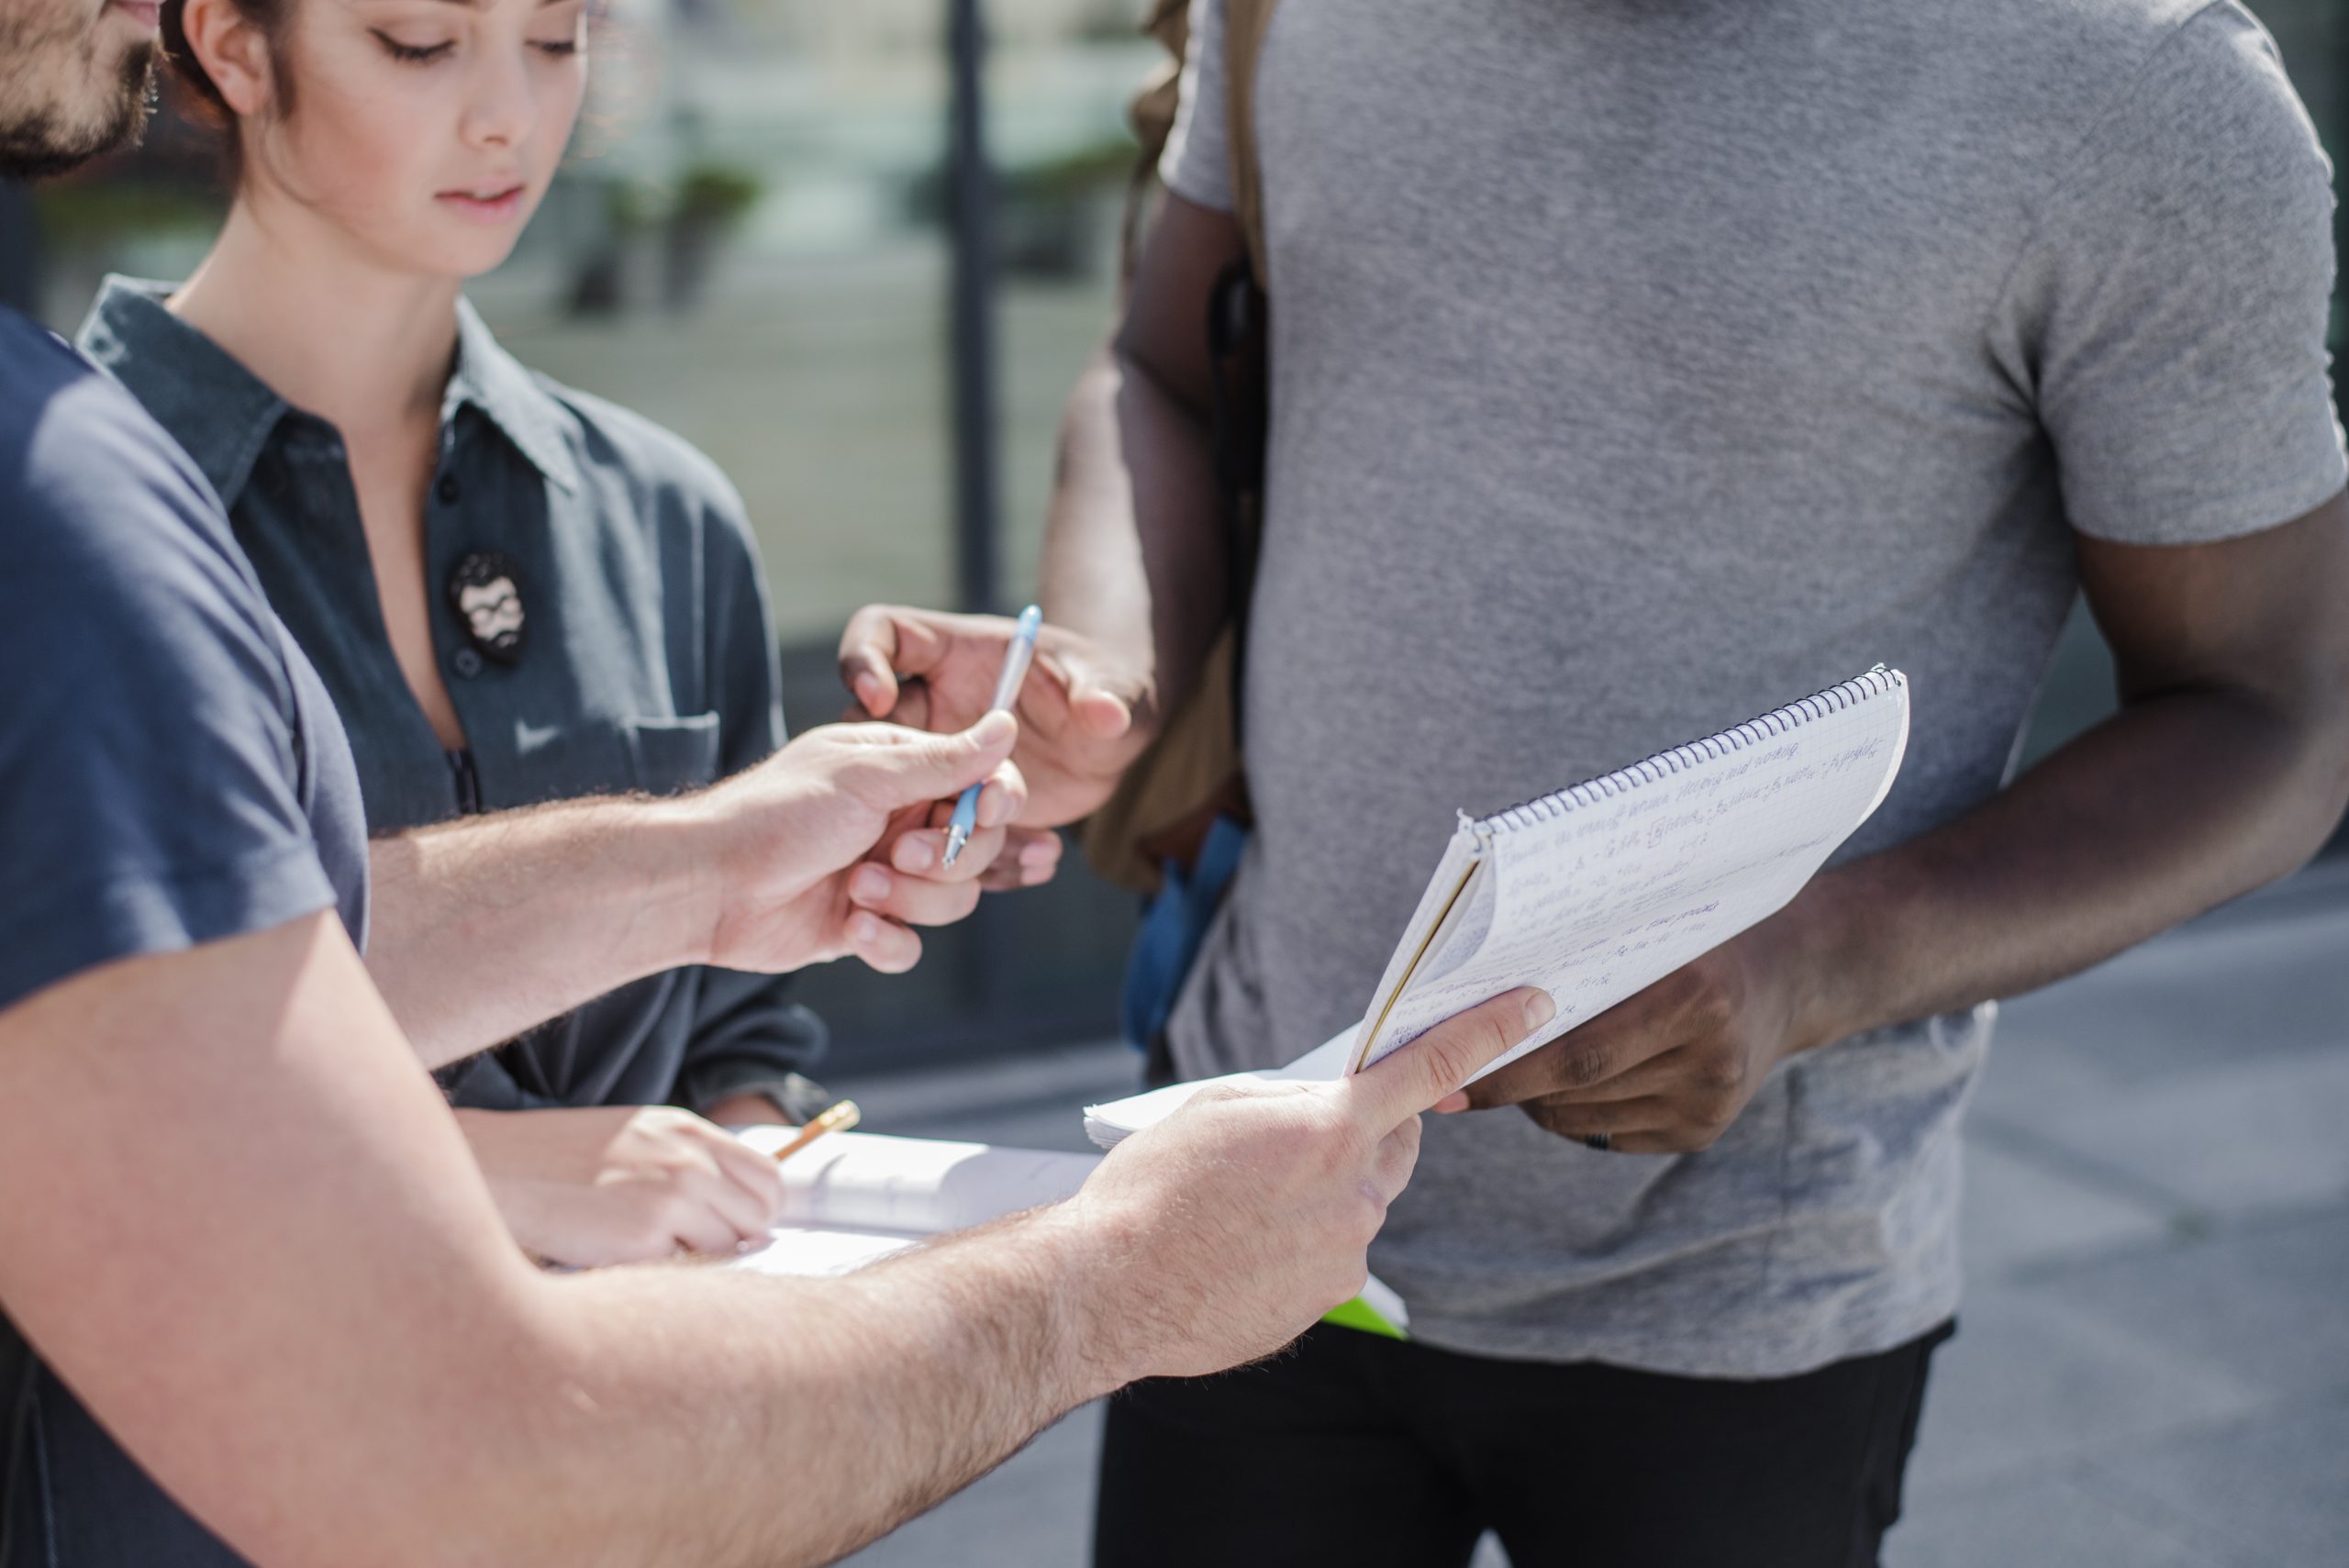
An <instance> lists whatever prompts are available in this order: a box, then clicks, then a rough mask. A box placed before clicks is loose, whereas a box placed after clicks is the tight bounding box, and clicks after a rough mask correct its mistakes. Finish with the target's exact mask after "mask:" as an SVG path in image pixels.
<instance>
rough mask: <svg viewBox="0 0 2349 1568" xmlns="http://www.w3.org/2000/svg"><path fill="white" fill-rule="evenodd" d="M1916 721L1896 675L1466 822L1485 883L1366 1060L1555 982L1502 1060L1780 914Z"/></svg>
mask: <svg viewBox="0 0 2349 1568" xmlns="http://www.w3.org/2000/svg"><path fill="white" fill-rule="evenodd" d="M1908 733H1909V698H1908V691H1907V687H1906V686H1905V685H1899V686H1895V687H1894V688H1893V689H1891V690H1889V691H1887V692H1886V693H1884V694H1882V695H1877V696H1875V697H1873V698H1870V699H1869V700H1866V701H1864V702H1857V703H1854V704H1852V705H1851V706H1847V707H1844V708H1842V709H1840V710H1837V711H1832V712H1829V713H1827V714H1825V715H1823V716H1821V717H1818V718H1815V719H1811V720H1809V721H1807V722H1805V723H1803V724H1801V725H1800V726H1798V727H1796V728H1792V729H1789V730H1787V732H1785V733H1783V734H1780V735H1776V736H1772V737H1768V738H1766V739H1765V740H1761V741H1759V742H1756V743H1751V744H1748V745H1747V746H1745V747H1744V748H1742V749H1741V750H1738V751H1722V752H1721V753H1720V754H1718V755H1716V756H1714V757H1712V758H1709V759H1707V760H1704V761H1700V762H1695V763H1693V764H1692V765H1688V766H1686V767H1683V768H1682V769H1681V770H1680V771H1679V772H1677V773H1671V774H1668V775H1666V776H1665V777H1664V778H1661V779H1659V780H1657V781H1655V782H1653V783H1651V784H1643V785H1642V786H1641V787H1639V788H1636V789H1630V790H1624V791H1621V792H1619V793H1617V794H1615V795H1611V796H1609V797H1605V798H1601V799H1598V800H1596V801H1593V802H1590V803H1589V804H1586V805H1575V806H1572V807H1570V808H1568V809H1564V810H1562V811H1559V812H1557V813H1556V814H1555V815H1553V816H1549V817H1543V818H1539V819H1535V820H1531V821H1530V822H1528V823H1526V824H1525V825H1524V826H1521V827H1518V828H1511V829H1508V830H1507V831H1499V832H1495V831H1491V830H1490V826H1489V824H1486V825H1478V826H1477V827H1475V828H1464V829H1463V831H1464V832H1473V833H1476V834H1477V835H1478V836H1479V838H1480V839H1481V840H1483V842H1484V847H1485V856H1486V864H1485V865H1484V866H1483V867H1482V868H1481V869H1480V871H1479V873H1478V878H1477V881H1478V884H1480V885H1477V886H1475V887H1474V888H1472V890H1471V894H1470V897H1471V899H1472V902H1471V903H1470V904H1469V905H1468V906H1465V907H1464V909H1463V910H1462V911H1461V912H1460V914H1459V915H1458V916H1457V917H1455V918H1454V919H1453V921H1452V922H1451V925H1450V929H1449V930H1448V932H1447V933H1446V934H1445V936H1444V940H1443V941H1442V945H1441V948H1440V949H1437V950H1434V951H1430V952H1429V953H1428V954H1427V955H1426V957H1425V958H1424V959H1423V960H1422V961H1421V962H1420V964H1419V968H1418V969H1417V971H1416V972H1415V973H1414V974H1413V977H1412V979H1411V981H1410V983H1409V984H1408V985H1407V986H1406V987H1405V988H1404V991H1403V994H1402V995H1401V996H1400V997H1399V998H1397V1001H1396V1003H1395V1005H1394V1006H1393V1007H1392V1008H1391V1009H1389V1010H1388V1012H1387V1014H1386V1018H1385V1020H1384V1022H1383V1023H1382V1024H1380V1025H1379V1027H1378V1030H1377V1034H1376V1037H1375V1039H1373V1040H1371V1041H1370V1042H1369V1049H1368V1050H1367V1051H1364V1052H1363V1053H1362V1059H1363V1061H1364V1063H1365V1064H1367V1063H1368V1062H1375V1061H1377V1060H1378V1059H1379V1058H1381V1057H1383V1056H1385V1055H1386V1054H1387V1053H1388V1052H1389V1051H1395V1050H1397V1049H1399V1048H1400V1047H1402V1046H1404V1045H1407V1044H1408V1043H1409V1042H1410V1041H1411V1040H1416V1039H1418V1038H1419V1036H1420V1035H1421V1034H1423V1033H1425V1032H1426V1031H1427V1030H1428V1029H1431V1028H1432V1027H1433V1026H1434V1025H1436V1024H1437V1023H1440V1022H1442V1020H1443V1019H1445V1018H1450V1017H1452V1016H1453V1014H1455V1013H1459V1012H1461V1011H1464V1009H1466V1008H1469V1007H1472V1006H1475V1005H1477V1004H1478V1003H1480V1002H1483V1001H1486V1000H1487V999H1489V998H1491V997H1493V996H1497V995H1500V994H1501V993H1502V992H1504V991H1507V990H1510V989H1512V988H1513V987H1516V986H1519V985H1539V986H1541V987H1542V989H1544V990H1546V991H1548V992H1549V993H1550V995H1552V996H1553V998H1554V999H1555V1000H1556V1002H1557V1004H1558V1016H1557V1017H1556V1018H1554V1019H1553V1021H1552V1022H1551V1023H1550V1024H1549V1025H1548V1026H1547V1027H1546V1028H1544V1029H1542V1031H1541V1032H1540V1033H1538V1034H1536V1035H1535V1036H1534V1037H1533V1038H1531V1040H1527V1041H1525V1042H1524V1043H1523V1044H1521V1045H1520V1046H1519V1047H1518V1048H1517V1049H1516V1050H1514V1051H1511V1052H1509V1054H1508V1055H1507V1056H1504V1057H1503V1058H1501V1060H1500V1061H1499V1062H1495V1063H1494V1064H1493V1066H1492V1067H1489V1068H1486V1072H1492V1071H1494V1070H1495V1069H1497V1068H1498V1067H1500V1066H1502V1065H1503V1064H1505V1063H1507V1062H1513V1061H1515V1060H1516V1059H1517V1058H1518V1057H1520V1056H1522V1055H1524V1054H1525V1053H1526V1052H1527V1051H1533V1050H1536V1049H1538V1048H1539V1047H1541V1046H1542V1045H1545V1044H1547V1043H1548V1042H1549V1041H1551V1040H1555V1039H1556V1038H1557V1037H1558V1036H1560V1035H1562V1034H1564V1033H1565V1032H1566V1031H1567V1030H1569V1029H1573V1028H1574V1027H1575V1025H1577V1024H1580V1023H1582V1022H1584V1021H1585V1020H1586V1019H1588V1018H1591V1017H1593V1016H1594V1015H1596V1014H1598V1013H1601V1012H1604V1011H1605V1010H1606V1009H1608V1008H1609V1007H1611V1006H1614V1005H1615V1004H1616V1003H1618V1002H1620V1001H1622V1000H1623V999H1624V998H1625V997H1627V996H1630V995H1633V994H1634V993H1636V992H1639V991H1641V990H1643V989H1644V988H1646V987H1647V986H1649V985H1651V984H1654V983H1655V982H1656V981H1658V980H1660V979H1662V978H1663V977H1664V976H1665V975H1666V974H1669V973H1672V972H1673V971H1674V970H1675V969H1678V968H1680V967H1681V966H1682V965H1683V964H1686V963H1687V962H1690V961H1691V960H1693V959H1696V958H1698V957H1699V956H1701V955H1702V954H1704V953H1706V952H1709V951H1711V950H1712V949H1714V948H1716V947H1719V946H1720V944H1721V943H1723V942H1725V941H1727V940H1730V939H1731V937H1734V936H1736V935H1737V934H1738V933H1739V932H1741V931H1743V930H1744V929H1747V928H1748V927H1750V926H1752V925H1753V924H1754V923H1755V922H1756V921H1758V920H1761V919H1763V918H1765V917H1767V916H1769V915H1771V914H1774V913H1775V912H1776V911H1777V910H1778V909H1780V908H1782V907H1784V906H1785V905H1786V904H1787V902H1788V901H1789V900H1790V899H1792V898H1793V897H1794V895H1796V894H1797V893H1798V892H1799V891H1801V889H1802V886H1803V884H1805V883H1807V882H1809V880H1810V878H1811V877H1812V876H1813V875H1814V874H1815V873H1817V872H1818V870H1819V868H1820V865H1821V864H1823V863H1824V862H1826V860H1827V857H1828V856H1829V855H1831V854H1832V853H1833V852H1834V851H1835V849H1836V848H1837V847H1838V846H1839V845H1841V844H1842V842H1843V840H1845V839H1847V838H1849V837H1850V836H1851V834H1852V833H1853V831H1854V829H1856V828H1858V827H1859V826H1860V824H1861V823H1862V822H1864V821H1865V820H1866V819H1867V817H1869V815H1870V814H1872V813H1873V812H1874V811H1875V809H1876V806H1878V805H1879V804H1880V803H1881V802H1882V801H1883V799H1884V796H1885V794H1886V793H1887V791H1888V790H1889V789H1890V788H1891V785H1892V780H1893V777H1894V775H1895V774H1896V773H1898V769H1899V765H1900V758H1901V754H1902V752H1903V751H1904V749H1905V747H1906V745H1907V740H1908ZM1482 1075H1483V1074H1481V1073H1480V1074H1478V1076H1480V1077H1481V1076H1482Z"/></svg>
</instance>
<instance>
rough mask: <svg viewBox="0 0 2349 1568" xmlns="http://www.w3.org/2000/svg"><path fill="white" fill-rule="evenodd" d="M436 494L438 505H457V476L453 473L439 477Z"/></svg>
mask: <svg viewBox="0 0 2349 1568" xmlns="http://www.w3.org/2000/svg"><path fill="white" fill-rule="evenodd" d="M437 494H438V495H440V504H441V505H442V506H455V505H456V504H457V476H456V475H455V474H453V473H444V474H442V475H441V476H440V489H439V491H438V492H437Z"/></svg>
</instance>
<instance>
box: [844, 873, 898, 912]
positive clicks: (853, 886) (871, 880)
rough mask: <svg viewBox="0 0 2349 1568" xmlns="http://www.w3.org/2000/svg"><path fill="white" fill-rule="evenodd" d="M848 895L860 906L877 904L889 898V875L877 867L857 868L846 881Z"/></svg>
mask: <svg viewBox="0 0 2349 1568" xmlns="http://www.w3.org/2000/svg"><path fill="white" fill-rule="evenodd" d="M848 895H849V896H850V897H851V898H853V899H855V900H856V901H857V902H858V903H860V904H878V903H880V902H881V900H883V899H884V898H886V897H888V896H889V873H887V872H885V871H883V870H882V869H881V868H880V867H879V866H870V865H868V866H859V867H857V868H856V874H855V875H853V876H852V877H850V878H849V879H848Z"/></svg>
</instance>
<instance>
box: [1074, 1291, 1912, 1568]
mask: <svg viewBox="0 0 2349 1568" xmlns="http://www.w3.org/2000/svg"><path fill="white" fill-rule="evenodd" d="M1952 1331H1953V1330H1952V1328H1950V1327H1947V1326H1945V1327H1943V1328H1942V1329H1936V1330H1935V1331H1933V1332H1932V1333H1930V1334H1927V1335H1926V1336H1924V1337H1923V1338H1922V1339H1920V1340H1914V1341H1912V1342H1911V1343H1909V1344H1906V1345H1903V1346H1901V1347H1899V1348H1898V1349H1897V1350H1893V1351H1887V1352H1885V1353H1884V1354H1882V1355H1874V1356H1863V1357H1859V1358H1857V1359H1855V1360H1852V1361H1847V1362H1837V1363H1835V1364H1834V1365H1832V1366H1828V1367H1824V1368H1821V1369H1820V1371H1818V1372H1813V1373H1805V1374H1804V1375H1802V1376H1799V1377H1789V1378H1778V1379H1771V1380H1765V1381H1759V1382H1732V1381H1729V1380H1725V1379H1712V1378H1692V1377H1667V1376H1664V1375H1662V1374H1660V1373H1644V1372H1631V1371H1627V1370H1625V1369H1623V1368H1620V1367H1612V1366H1604V1365H1600V1364H1598V1363H1596V1362H1578V1363H1574V1364H1570V1365H1555V1364H1552V1363H1547V1362H1514V1361H1496V1360H1489V1359H1486V1358H1485V1357H1481V1356H1464V1355H1456V1354H1453V1353H1452V1352H1450V1351H1439V1350H1433V1349H1431V1348H1429V1347H1427V1346H1423V1345H1416V1344H1402V1343H1397V1342H1396V1341H1395V1340H1383V1339H1379V1338H1376V1337H1375V1336H1373V1335H1369V1334H1363V1333H1357V1332H1354V1331H1353V1330H1351V1329H1330V1328H1326V1327H1325V1328H1319V1329H1314V1330H1313V1331H1312V1332H1310V1333H1308V1334H1307V1335H1306V1336H1305V1338H1304V1339H1303V1340H1299V1341H1298V1342H1297V1347H1296V1348H1295V1349H1294V1350H1292V1351H1287V1352H1285V1353H1284V1354H1283V1355H1282V1356H1280V1357H1279V1358H1277V1359H1275V1360H1274V1361H1271V1362H1265V1363H1264V1364H1261V1365H1258V1366H1253V1367H1249V1368H1246V1369H1244V1370H1242V1371H1240V1372H1236V1373H1225V1374H1224V1375H1223V1376H1221V1377H1217V1378H1208V1379H1203V1380H1200V1381H1197V1382H1161V1383H1145V1384H1138V1385H1135V1386H1134V1387H1132V1388H1130V1389H1129V1390H1127V1391H1126V1392H1125V1393H1124V1394H1122V1395H1119V1396H1118V1397H1117V1399H1115V1400H1114V1401H1112V1403H1111V1404H1110V1407H1109V1415H1108V1429H1107V1433H1106V1435H1105V1437H1104V1439H1103V1442H1102V1449H1101V1491H1100V1499H1099V1503H1098V1511H1097V1514H1096V1515H1095V1519H1094V1545H1093V1561H1094V1563H1095V1568H1249V1565H1252V1564H1258V1563H1262V1564H1266V1565H1267V1568H1269V1565H1272V1564H1279V1565H1281V1568H1300V1565H1302V1568H1319V1565H1320V1564H1324V1563H1328V1564H1342V1565H1344V1568H1386V1565H1389V1564H1391V1565H1392V1568H1458V1565H1460V1564H1463V1563H1464V1562H1467V1561H1468V1559H1469V1555H1470V1554H1471V1552H1473V1551H1475V1543H1476V1539H1477V1537H1478V1536H1480V1535H1481V1534H1483V1533H1484V1532H1485V1531H1486V1530H1487V1529H1491V1530H1494V1531H1497V1533H1498V1534H1499V1536H1500V1538H1501V1542H1502V1544H1503V1545H1504V1546H1506V1547H1507V1548H1508V1554H1509V1560H1510V1562H1512V1563H1513V1564H1514V1565H1515V1568H1551V1565H1553V1564H1557V1565H1561V1568H1573V1565H1585V1564H1586V1565H1588V1568H1716V1565H1718V1568H1873V1565H1874V1564H1875V1562H1876V1547H1877V1543H1878V1542H1879V1541H1880V1540H1882V1539H1883V1536H1884V1532H1885V1531H1886V1529H1888V1528H1890V1526H1891V1524H1892V1522H1893V1520H1895V1519H1897V1518H1899V1517H1900V1474H1901V1471H1902V1469H1903V1467H1904V1466H1905V1465H1906V1464H1907V1462H1908V1459H1909V1444H1910V1443H1911V1442H1912V1441H1913V1440H1915V1438H1916V1435H1917V1417H1918V1414H1919V1411H1920V1408H1921V1407H1922V1406H1923V1403H1924V1396H1925V1367H1926V1362H1927V1361H1928V1359H1929V1358H1930V1357H1931V1356H1932V1351H1933V1347H1934V1346H1936V1345H1938V1344H1939V1343H1941V1341H1942V1340H1945V1339H1947V1338H1948V1337H1949V1335H1950V1334H1951V1332H1952Z"/></svg>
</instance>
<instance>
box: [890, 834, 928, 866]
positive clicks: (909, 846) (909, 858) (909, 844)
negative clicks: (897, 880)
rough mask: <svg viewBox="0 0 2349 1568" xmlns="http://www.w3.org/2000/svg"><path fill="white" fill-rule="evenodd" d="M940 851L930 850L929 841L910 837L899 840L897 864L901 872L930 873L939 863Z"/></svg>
mask: <svg viewBox="0 0 2349 1568" xmlns="http://www.w3.org/2000/svg"><path fill="white" fill-rule="evenodd" d="M937 859H938V851H936V850H933V849H932V848H930V840H927V839H921V838H915V837H912V836H910V835H908V836H907V837H906V838H903V839H900V840H897V853H896V862H897V869H898V870H899V871H928V870H929V869H930V866H931V865H932V864H933V863H934V862H936V861H937Z"/></svg>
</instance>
